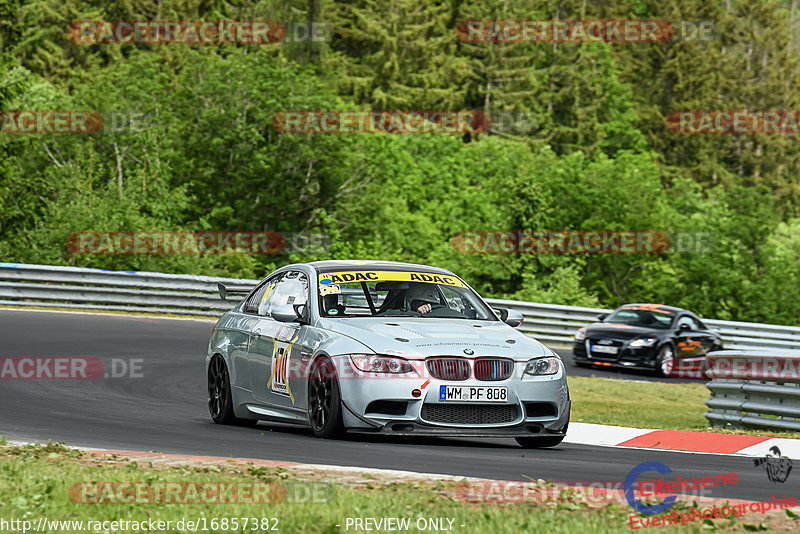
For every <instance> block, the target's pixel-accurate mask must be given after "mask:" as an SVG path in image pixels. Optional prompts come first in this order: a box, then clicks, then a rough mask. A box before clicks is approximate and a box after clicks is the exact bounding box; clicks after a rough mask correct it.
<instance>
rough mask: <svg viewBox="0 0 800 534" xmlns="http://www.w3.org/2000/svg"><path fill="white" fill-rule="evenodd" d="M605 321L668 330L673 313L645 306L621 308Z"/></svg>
mask: <svg viewBox="0 0 800 534" xmlns="http://www.w3.org/2000/svg"><path fill="white" fill-rule="evenodd" d="M603 322H604V323H613V324H624V325H628V326H641V327H645V328H656V329H659V330H666V329H668V328H669V326H670V325H671V324H672V314H671V313H669V312H668V311H665V310H657V309H653V308H648V307H643V306H642V307H635V308H633V307H631V308H620V309H618V310H617V311H615V312H614V313H612V314H611V315H610V316H609V317H608V318H607V319H606V320H605V321H603Z"/></svg>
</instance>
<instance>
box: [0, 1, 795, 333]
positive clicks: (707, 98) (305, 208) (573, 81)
mask: <svg viewBox="0 0 800 534" xmlns="http://www.w3.org/2000/svg"><path fill="white" fill-rule="evenodd" d="M791 16H792V15H791V12H790V10H789V9H785V8H781V7H780V6H778V4H776V3H775V2H771V1H767V0H765V1H763V2H744V1H742V0H731V1H730V2H724V3H710V4H709V3H702V2H685V1H684V0H666V1H664V2H654V1H651V0H641V1H636V2H617V3H605V2H602V3H587V2H583V1H578V0H566V1H563V2H559V3H557V4H553V3H552V2H546V1H544V0H534V1H522V0H510V1H507V0H502V1H501V0H483V1H473V0H452V1H450V2H444V3H441V2H440V3H435V2H433V3H432V2H429V1H422V2H420V1H411V0H397V1H395V2H380V1H375V0H360V1H357V2H350V3H344V2H336V1H333V0H313V1H308V2H306V1H305V0H290V1H278V0H245V1H243V2H233V3H232V2H225V1H221V0H203V1H200V0H191V1H185V0H163V1H161V0H158V1H156V0H146V1H144V2H105V1H103V2H100V1H92V0H67V1H61V0H59V1H55V0H31V1H29V2H25V3H22V2H19V0H12V1H11V2H5V3H4V4H2V6H0V43H1V44H2V46H1V47H0V50H1V51H2V52H0V110H2V111H9V110H58V109H63V110H97V111H100V112H103V113H104V114H105V116H106V118H107V119H108V120H109V122H107V123H106V127H105V128H104V131H103V132H102V133H96V134H90V135H37V134H28V135H19V134H0V258H2V259H3V260H4V261H24V262H31V263H52V264H64V265H86V266H96V267H103V268H109V269H143V270H156V271H168V272H188V273H196V274H220V275H231V276H243V277H253V276H261V275H263V274H265V273H266V272H269V271H270V270H272V269H274V268H275V267H276V266H279V265H282V264H285V263H287V262H290V261H307V260H313V259H326V258H348V257H349V258H365V259H369V258H374V259H391V260H404V261H411V262H419V263H430V264H435V265H440V266H443V267H446V268H450V269H452V270H454V271H455V272H457V273H459V274H461V275H462V276H463V277H464V278H465V279H467V280H468V281H469V282H470V284H472V285H473V286H474V287H475V288H476V289H478V290H479V291H481V292H482V293H484V294H486V295H491V296H498V297H505V298H514V299H524V300H533V301H542V302H552V303H559V304H572V305H584V306H615V305H618V304H620V303H623V302H631V301H655V302H663V303H666V304H672V305H678V306H685V307H688V308H691V309H693V310H694V311H696V312H698V313H700V314H701V315H704V316H709V317H720V318H729V319H740V320H757V321H765V322H780V323H786V324H798V322H800V293H798V289H797V288H798V287H800V272H799V271H798V267H797V266H798V265H799V264H800V263H799V260H800V244H798V235H800V222H798V221H800V219H798V218H797V217H798V216H800V211H798V195H799V194H800V186H799V185H798V184H800V182H798V180H797V176H796V175H797V168H798V164H799V163H800V147H798V145H797V143H796V142H795V139H794V138H793V137H791V136H777V135H766V134H752V135H750V134H748V135H690V134H676V133H673V132H671V131H669V130H668V129H667V128H666V124H665V121H666V117H667V116H668V115H669V114H670V113H672V112H674V111H680V110H703V109H720V110H726V109H728V110H735V109H763V110H772V109H798V106H800V90H798V89H797V88H798V87H800V84H799V83H797V82H798V79H797V76H798V73H800V69H798V65H797V55H796V52H797V50H798V48H799V46H798V43H797V42H796V40H795V39H794V36H793V35H792V34H791V33H790V30H791V29H792V28H790V25H789V20H790V17H791ZM598 18H607V19H635V18H644V19H659V18H663V19H667V20H673V21H678V20H693V21H697V20H712V21H714V22H715V26H714V30H715V32H714V33H715V37H714V39H713V40H711V41H697V40H695V41H680V40H675V41H669V42H665V43H649V44H636V43H627V44H623V43H584V44H576V43H477V42H463V41H459V39H458V38H457V34H456V27H457V25H458V23H459V22H460V21H463V20H468V19H481V20H488V19H501V20H502V19H505V20H508V19H514V20H525V19H527V20H544V19H585V20H588V19H598ZM224 19H232V20H280V21H284V22H285V21H290V20H294V21H307V20H313V21H322V22H327V23H330V24H332V27H333V34H332V40H331V41H330V42H320V43H302V42H301V43H288V42H287V43H283V44H269V45H247V44H225V45H200V44H181V45H177V44H167V45H164V44H160V45H159V44H147V43H138V44H125V45H100V44H97V45H82V44H78V43H75V42H72V41H70V40H69V38H68V36H67V26H68V24H69V23H70V22H72V21H75V20H224ZM792 20H794V19H792ZM796 24H797V23H796V21H795V25H796ZM372 109H375V110H378V109H388V110H391V109H399V110H419V111H424V110H465V109H475V110H481V111H485V112H488V113H494V112H497V111H503V112H521V113H526V114H527V116H528V123H529V124H532V125H533V127H532V128H531V129H530V130H528V131H516V132H514V133H513V134H509V133H506V132H498V131H497V130H496V128H495V129H493V130H492V131H491V132H489V133H480V134H477V135H473V136H465V137H463V138H461V137H457V136H452V135H441V134H420V135H391V134H352V135H345V134H332V135H309V134H284V133H281V132H279V131H277V130H276V129H275V128H274V126H273V118H274V117H275V116H276V114H277V113H278V112H281V111H324V110H372ZM111 113H116V114H117V115H116V116H112V115H111ZM113 117H116V118H113ZM120 117H127V118H128V119H130V118H131V117H134V118H135V119H136V120H137V121H138V125H139V127H138V128H118V127H117V126H119V125H120V124H122V125H124V124H126V121H123V122H121V123H117V119H118V118H120ZM112 118H113V120H112ZM128 125H129V123H128ZM565 230H572V231H584V232H586V231H656V232H665V233H667V234H669V235H670V237H671V238H672V239H673V245H675V244H676V243H677V241H679V240H680V239H684V238H686V237H687V236H688V237H689V238H691V239H693V240H695V241H696V238H697V233H698V232H699V233H701V235H702V236H705V238H707V240H708V241H709V243H710V245H709V247H710V248H708V249H702V250H698V248H697V246H695V247H693V248H692V247H689V248H692V250H687V251H681V250H675V249H674V248H675V247H673V250H671V251H669V252H665V253H660V254H507V253H506V254H504V253H488V254H479V253H464V252H461V251H459V250H457V249H456V248H455V247H454V245H453V242H452V238H453V236H454V235H455V234H457V233H458V232H464V231H565ZM92 231H95V232H113V231H126V232H133V231H149V232H154V231H248V232H254V231H284V232H309V233H324V234H326V235H327V236H328V243H329V244H330V246H329V248H328V250H327V251H324V252H320V251H315V252H312V253H307V254H300V253H292V254H289V255H280V256H244V255H231V256H198V255H159V256H154V255H151V256H144V255H76V254H74V253H72V252H70V251H69V250H68V249H67V246H66V243H67V238H68V236H69V235H70V234H72V233H75V232H92ZM695 245H696V243H695Z"/></svg>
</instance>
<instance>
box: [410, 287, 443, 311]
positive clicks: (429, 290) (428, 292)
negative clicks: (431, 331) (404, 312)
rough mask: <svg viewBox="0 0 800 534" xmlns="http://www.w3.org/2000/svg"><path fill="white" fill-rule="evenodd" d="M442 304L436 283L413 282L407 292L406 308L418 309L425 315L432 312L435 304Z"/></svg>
mask: <svg viewBox="0 0 800 534" xmlns="http://www.w3.org/2000/svg"><path fill="white" fill-rule="evenodd" d="M441 304H442V302H441V300H440V298H439V290H438V288H437V287H436V285H435V284H426V283H424V282H411V283H410V285H409V288H408V289H407V290H406V293H405V308H406V309H408V310H416V311H417V312H419V313H421V314H422V315H425V314H426V313H428V312H430V311H431V309H432V308H433V306H440V305H441Z"/></svg>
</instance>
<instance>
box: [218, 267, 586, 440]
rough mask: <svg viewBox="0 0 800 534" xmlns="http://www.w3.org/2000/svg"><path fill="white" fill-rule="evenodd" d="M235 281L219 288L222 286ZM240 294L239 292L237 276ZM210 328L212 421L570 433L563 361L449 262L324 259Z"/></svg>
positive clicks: (442, 432)
mask: <svg viewBox="0 0 800 534" xmlns="http://www.w3.org/2000/svg"><path fill="white" fill-rule="evenodd" d="M235 291H237V288H228V287H225V286H222V285H221V286H220V295H221V296H222V298H225V296H226V294H227V293H229V292H235ZM238 291H239V292H245V290H244V289H242V288H238ZM246 291H248V294H247V296H246V297H245V298H244V300H242V301H241V302H240V303H239V304H238V305H237V306H235V307H234V308H233V309H232V310H231V311H229V312H227V313H225V314H224V315H223V316H222V317H221V318H220V319H219V321H218V322H217V324H216V325H215V326H214V329H213V331H212V334H211V340H210V342H209V345H208V355H207V357H206V376H207V377H208V407H209V411H210V412H211V418H212V419H213V420H214V422H216V423H222V424H242V425H253V424H255V423H256V422H257V421H258V420H265V421H274V422H282V423H295V424H301V425H307V426H309V427H311V430H312V432H313V433H314V435H316V436H318V437H322V438H329V437H334V436H337V435H340V434H342V433H344V432H364V433H381V434H389V435H427V436H431V435H433V436H457V437H509V438H515V439H516V440H517V442H518V443H519V444H520V445H522V446H524V447H553V446H555V445H558V444H559V443H561V441H562V440H563V439H564V436H565V435H566V432H567V426H568V423H569V414H570V399H569V390H568V388H567V379H566V375H565V370H564V365H563V363H562V362H561V359H560V358H559V357H558V356H557V355H556V354H555V353H554V352H553V351H551V350H550V349H548V348H547V347H545V346H544V345H542V344H541V343H539V342H538V341H536V340H534V339H532V338H530V337H528V336H526V335H524V334H522V333H520V332H518V331H517V330H515V329H514V328H513V327H515V326H518V325H519V324H520V323H521V322H522V316H521V315H520V314H519V313H518V312H515V311H512V310H506V309H492V308H491V307H490V306H489V305H488V304H487V303H486V302H485V301H484V300H483V299H482V298H481V297H480V296H479V295H478V294H477V293H476V292H475V291H474V290H473V289H472V288H471V287H470V286H469V285H468V284H467V283H466V282H464V281H463V280H462V279H461V278H459V277H458V276H456V275H455V274H453V273H452V272H450V271H447V270H444V269H439V268H435V267H428V266H424V265H415V264H408V263H397V262H383V261H319V262H312V263H301V264H295V265H288V266H286V267H283V268H281V269H278V270H277V271H275V272H274V273H272V274H270V275H269V276H268V277H267V278H265V279H264V280H263V281H262V282H260V283H259V284H258V285H257V286H256V287H255V288H254V289H247V290H246Z"/></svg>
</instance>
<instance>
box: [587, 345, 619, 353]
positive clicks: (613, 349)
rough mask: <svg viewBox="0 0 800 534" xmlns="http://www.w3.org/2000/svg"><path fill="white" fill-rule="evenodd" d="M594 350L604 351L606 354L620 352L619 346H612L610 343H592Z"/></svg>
mask: <svg viewBox="0 0 800 534" xmlns="http://www.w3.org/2000/svg"><path fill="white" fill-rule="evenodd" d="M592 352H603V353H605V354H616V353H617V352H619V348H618V347H612V346H610V345H592Z"/></svg>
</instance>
